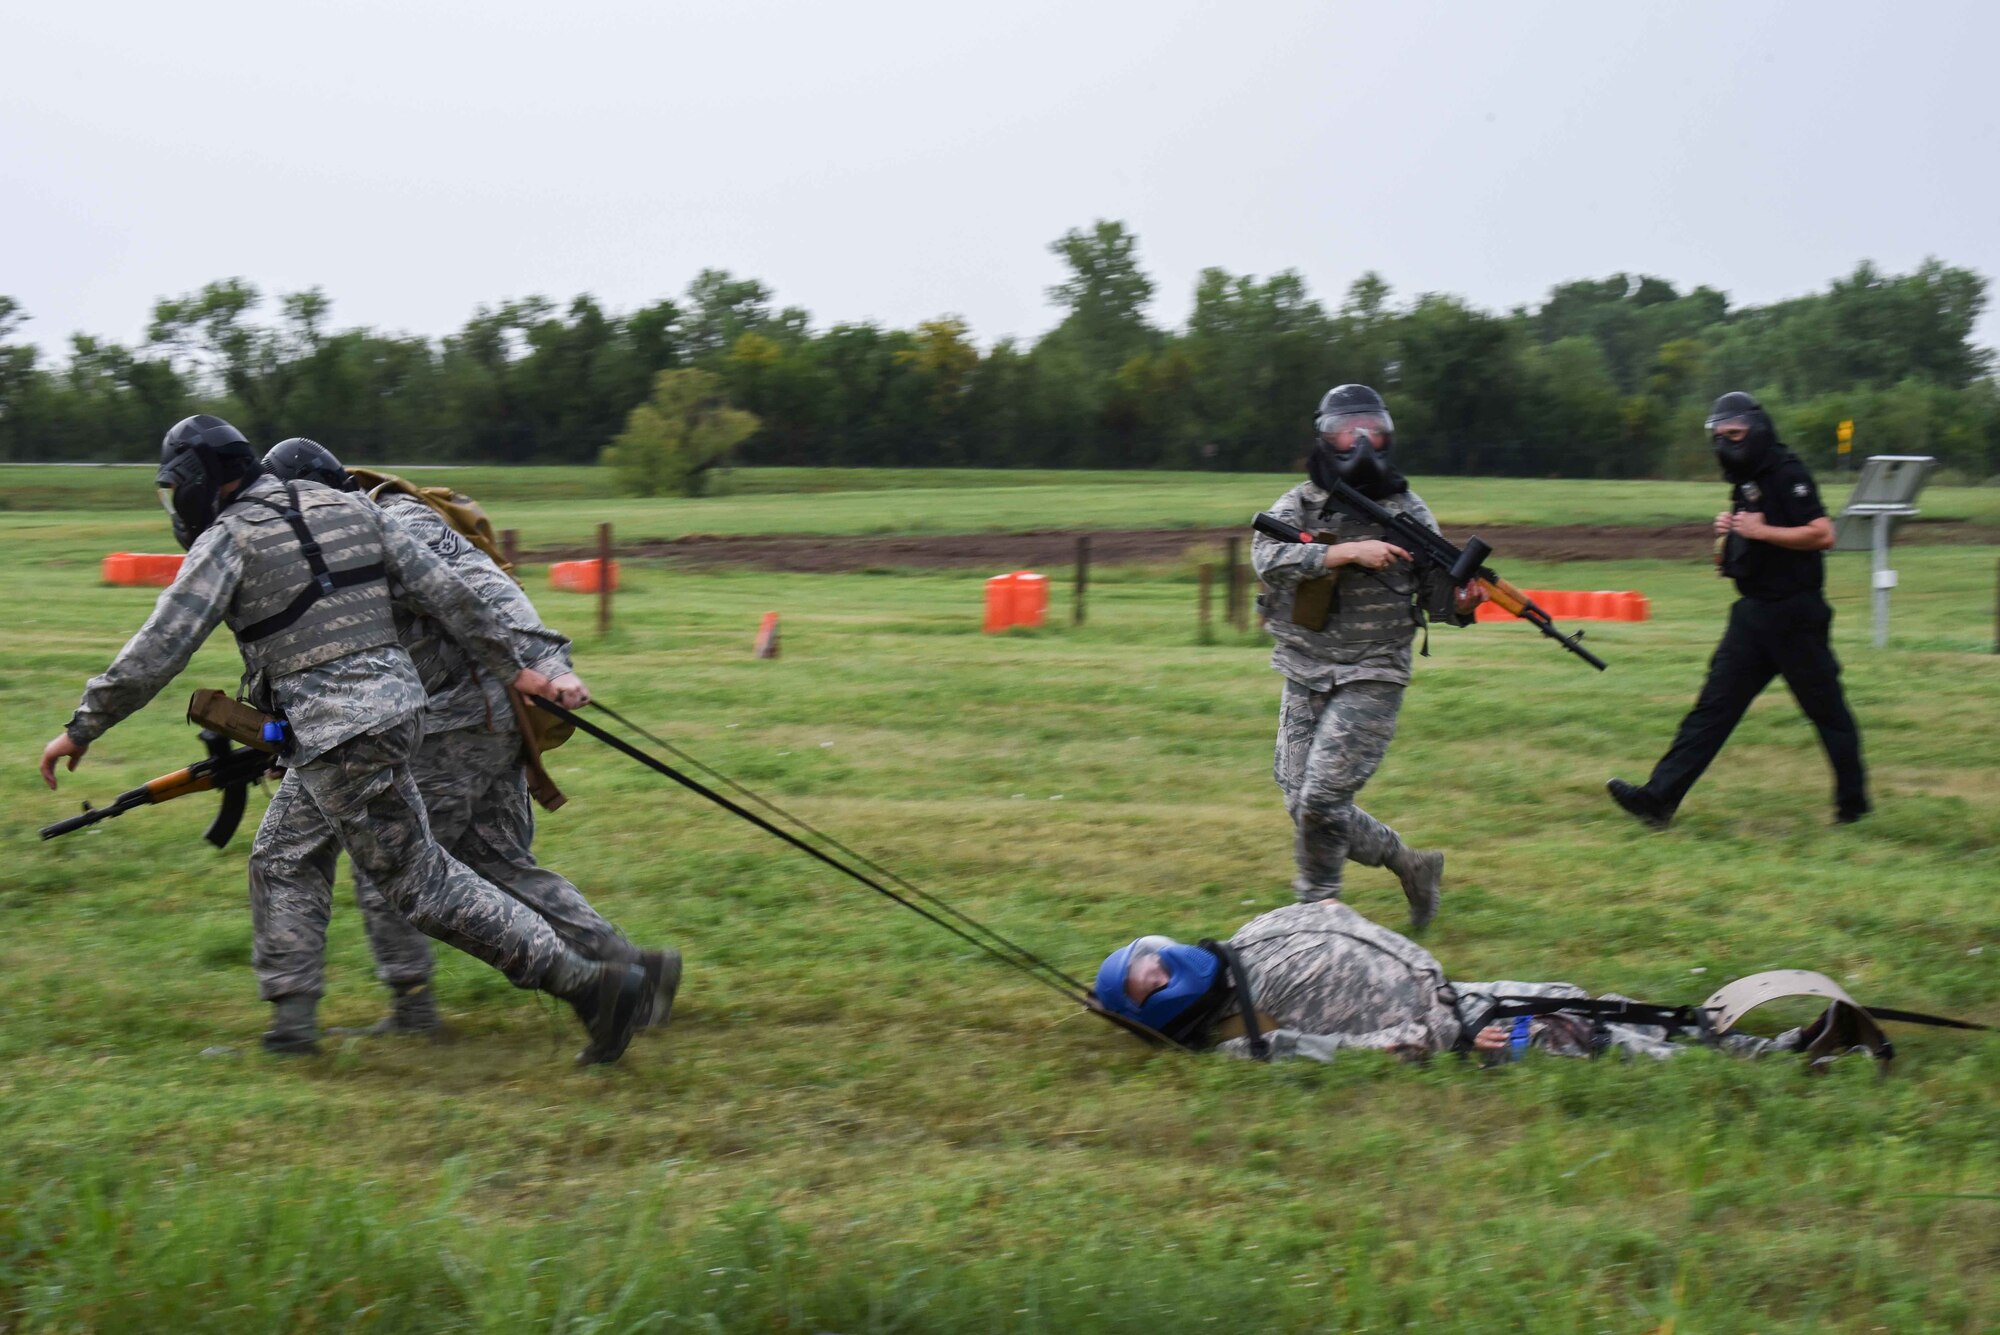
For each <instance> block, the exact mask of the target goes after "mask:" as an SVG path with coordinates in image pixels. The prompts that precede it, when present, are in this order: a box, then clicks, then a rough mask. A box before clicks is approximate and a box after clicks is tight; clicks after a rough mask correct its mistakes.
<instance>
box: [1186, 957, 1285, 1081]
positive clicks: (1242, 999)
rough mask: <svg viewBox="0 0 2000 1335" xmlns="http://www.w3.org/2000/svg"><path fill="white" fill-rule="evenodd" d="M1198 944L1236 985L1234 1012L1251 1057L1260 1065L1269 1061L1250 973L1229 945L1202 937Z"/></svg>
mask: <svg viewBox="0 0 2000 1335" xmlns="http://www.w3.org/2000/svg"><path fill="white" fill-rule="evenodd" d="M1197 944H1198V945H1200V946H1201V948H1202V949H1203V950H1206V951H1208V952H1209V953H1210V954H1212V955H1214V956H1215V957H1216V958H1218V959H1220V960H1221V961H1222V967H1223V969H1224V970H1225V971H1226V972H1227V973H1228V975H1229V981H1230V982H1231V983H1233V984H1234V985H1235V988H1236V1012H1237V1015H1238V1017H1239V1018H1241V1020H1242V1022H1243V1037H1244V1038H1245V1039H1247V1040H1249V1044H1250V1056H1251V1058H1252V1059H1253V1060H1255V1061H1260V1062H1267V1061H1269V1060H1271V1040H1270V1039H1268V1038H1265V1037H1264V1030H1263V1026H1262V1023H1261V1015H1260V1013H1259V1011H1258V1010H1257V994H1256V993H1255V992H1253V991H1252V990H1251V988H1250V971H1249V970H1247V969H1245V968H1244V967H1243V961H1242V960H1241V959H1239V958H1237V955H1236V951H1235V950H1234V949H1233V948H1232V947H1230V946H1229V945H1227V944H1225V943H1223V942H1221V941H1216V940H1212V939H1209V938H1203V939H1202V940H1201V941H1199V942H1197Z"/></svg>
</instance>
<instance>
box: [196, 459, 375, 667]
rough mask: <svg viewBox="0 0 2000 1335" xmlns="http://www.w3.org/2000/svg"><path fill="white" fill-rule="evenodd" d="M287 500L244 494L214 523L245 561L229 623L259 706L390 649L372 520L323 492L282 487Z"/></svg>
mask: <svg viewBox="0 0 2000 1335" xmlns="http://www.w3.org/2000/svg"><path fill="white" fill-rule="evenodd" d="M285 501H286V502H289V505H287V504H285V503H281V502H280V501H278V500H276V499H268V500H267V499H265V498H264V497H261V496H246V497H244V498H242V499H241V500H240V501H238V502H237V503H236V504H234V505H231V506H230V507H229V508H228V509H227V510H225V511H224V512H223V513H222V516H221V518H220V519H219V520H218V522H220V523H223V524H226V525H228V527H229V532H230V536H231V537H233V538H234V539H235V540H236V545H237V547H238V549H239V550H240V551H241V552H242V554H243V579H242V582H241V583H240V584H238V585H237V589H236V597H235V600H234V602H233V604H232V605H231V607H230V608H229V611H228V614H227V616H226V620H227V621H228V623H229V628H230V629H231V630H233V631H235V632H236V641H237V644H238V645H240V646H241V648H242V650H243V661H244V664H245V665H246V668H247V669H248V670H247V672H246V673H245V677H244V680H245V684H246V686H247V687H248V688H249V693H250V698H251V700H252V701H253V702H255V703H260V704H262V705H266V706H268V703H269V700H268V690H269V686H270V683H271V682H272V681H275V680H276V679H277V678H279V677H286V676H290V675H291V674H293V673H295V672H303V671H305V670H306V669H307V668H310V667H317V666H319V665H320V664H322V663H330V662H332V661H333V660H334V659H336V658H345V657H346V656H347V655H349V654H354V653H359V652H361V651H362V650H364V649H376V648H381V647H383V646H385V645H391V644H395V643H396V642H397V640H396V622H395V616H394V612H393V609H392V606H391V604H390V601H389V583H388V571H387V570H386V569H385V568H384V566H383V563H382V539H381V533H380V530H379V528H378V527H377V525H378V522H379V521H377V520H376V519H375V517H374V515H372V514H370V513H369V512H367V511H366V510H365V509H363V508H362V507H361V505H360V504H359V503H358V502H357V501H355V500H353V499H351V498H348V497H345V496H343V495H342V494H341V493H339V492H336V491H329V490H328V489H326V488H325V487H316V486H300V485H298V484H296V483H293V484H288V485H287V486H286V487H285Z"/></svg>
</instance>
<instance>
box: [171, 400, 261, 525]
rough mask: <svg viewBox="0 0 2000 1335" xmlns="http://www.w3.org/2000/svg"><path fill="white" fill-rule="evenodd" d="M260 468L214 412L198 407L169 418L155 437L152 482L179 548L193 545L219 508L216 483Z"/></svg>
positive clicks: (249, 474) (235, 479)
mask: <svg viewBox="0 0 2000 1335" xmlns="http://www.w3.org/2000/svg"><path fill="white" fill-rule="evenodd" d="M263 471H264V465H263V464H262V463H260V462H259V461H258V459H257V452H256V451H255V450H253V449H251V448H250V442H249V441H247V440H245V439H244V438H243V433H242V432H241V431H238V430H237V429H236V428H235V427H233V426H231V425H229V423H227V422H225V421H223V420H222V419H221V418H220V417H210V416H209V415H208V414H207V413H198V414H196V415H195V416H193V417H184V418H182V419H181V420H180V421H178V422H176V423H174V424H173V426H172V427H171V428H169V429H168V431H167V434H166V438H165V439H163V440H162V441H161V442H160V471H159V473H158V474H156V475H155V476H154V478H153V485H154V486H156V487H158V488H159V491H160V504H161V505H163V506H165V507H166V511H167V513H168V514H170V515H172V516H173V520H174V538H175V540H176V541H178V542H179V543H180V545H181V547H182V548H183V549H186V548H189V547H192V546H194V543H195V539H196V538H199V537H200V536H201V535H202V534H203V533H204V532H206V531H207V529H208V526H209V525H210V524H213V523H214V522H215V516H216V515H217V514H219V513H220V512H221V511H222V509H223V502H222V499H221V497H222V489H223V488H224V487H226V486H228V485H229V484H230V483H231V482H249V481H250V480H251V479H252V478H254V477H256V476H257V475H258V474H260V473H262V472H263Z"/></svg>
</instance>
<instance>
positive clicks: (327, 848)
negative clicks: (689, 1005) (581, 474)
mask: <svg viewBox="0 0 2000 1335" xmlns="http://www.w3.org/2000/svg"><path fill="white" fill-rule="evenodd" d="M264 467H265V468H266V469H268V470H269V471H270V472H271V474H272V475H273V476H275V477H276V478H278V479H279V480H280V481H283V482H308V483H318V484H319V485H321V486H326V487H331V488H333V489H334V490H336V491H347V492H353V491H356V490H358V486H357V483H356V482H355V480H354V479H353V478H352V477H350V476H349V474H348V471H347V469H346V468H345V467H344V466H343V465H342V464H341V462H340V460H339V459H338V458H336V457H335V456H334V454H333V452H332V451H331V450H328V449H327V448H326V447H325V446H323V445H320V444H319V443H318V442H316V441H311V440H307V439H305V438H303V437H294V438H292V439H290V440H285V441H280V442H279V443H278V444H276V445H274V446H272V447H271V449H270V450H269V451H268V452H266V453H265V455H264ZM371 499H373V500H374V501H376V503H378V504H379V505H380V507H381V510H382V513H383V514H384V515H386V516H387V517H388V518H389V520H390V521H391V522H392V523H393V524H395V525H398V526H400V527H401V528H403V529H404V530H406V531H407V532H408V533H409V534H410V535H411V536H413V537H415V538H416V539H417V540H418V541H420V542H422V543H423V544H424V545H425V546H426V547H428V548H430V550H431V551H433V552H435V553H436V554H437V555H438V557H439V558H440V559H441V560H443V561H444V563H445V564H446V565H447V566H449V567H450V568H451V571H452V573H453V574H455V575H457V576H458V577H459V578H460V579H461V580H463V581H464V582H465V584H466V585H467V587H469V588H470V589H471V590H472V591H473V593H474V594H475V595H476V596H477V597H478V599H479V601H480V602H482V603H484V604H485V605H486V606H487V607H488V608H489V609H491V610H492V611H493V613H494V614H495V615H496V616H497V617H498V618H499V619H500V622H501V624H502V625H503V626H504V627H505V628H506V631H507V634H508V636H509V638H510V639H511V640H512V641H513V644H514V648H515V651H516V653H518V654H519V656H520V657H521V659H522V661H523V662H526V663H528V664H530V665H531V666H532V667H533V668H534V669H535V670H536V671H538V672H540V673H542V674H543V675H544V676H547V677H549V678H550V679H551V680H552V683H553V684H554V686H555V688H556V690H557V691H558V692H560V693H562V700H563V703H564V704H566V705H570V707H572V708H575V707H580V706H581V705H582V704H584V703H586V702H587V701H588V700H589V698H590V693H589V690H588V688H587V687H585V685H584V684H583V682H582V680H581V679H579V678H578V677H577V675H576V672H575V670H574V668H573V666H572V665H571V661H570V652H569V648H570V643H569V640H568V639H567V638H565V637H564V636H563V635H561V634H560V633H558V632H556V631H554V630H551V629H549V627H547V626H546V625H544V624H543V623H542V620H541V617H540V616H539V615H538V614H537V613H536V611H535V608H534V604H532V603H531V602H529V601H528V597H527V595H526V594H524V593H523V592H522V591H521V586H520V585H518V584H517V583H515V582H514V580H513V579H512V578H511V577H509V576H508V575H507V574H506V573H505V572H503V571H502V570H501V569H500V567H499V566H497V565H495V564H494V563H493V561H492V560H491V559H490V558H489V557H488V556H487V555H486V554H485V553H484V552H482V551H481V550H480V549H479V548H478V547H477V546H475V545H474V544H473V543H472V542H470V541H468V540H467V539H466V538H465V537H464V536H462V535H461V534H460V533H458V532H457V531H456V530H455V529H453V528H452V526H451V525H450V524H449V523H447V522H446V521H445V519H444V517H443V516H441V515H440V514H439V513H438V511H437V510H436V509H434V508H433V507H432V506H431V505H429V504H428V503H426V502H425V501H424V500H422V499H421V498H420V497H419V496H416V495H413V494H410V493H409V492H407V491H399V490H395V489H393V488H389V487H384V488H382V489H380V490H377V491H375V492H374V493H373V495H372V497H371ZM391 593H392V595H393V596H394V597H395V603H396V606H395V616H396V632H397V638H398V639H399V641H400V642H401V644H402V646H403V647H404V648H405V649H406V650H408V651H409V654H410V658H411V660H412V661H413V662H414V663H415V664H416V668H417V674H418V676H419V677H421V678H422V680H423V683H424V689H425V692H426V697H427V698H426V701H425V706H424V736H423V742H422V744H421V745H420V746H419V747H418V748H417V752H416V755H415V756H413V757H412V758H411V761H410V775H411V777H412V778H413V779H415V780H416V784H417V791H418V792H420V793H422V794H423V798H424V806H425V809H426V811H427V813H428V815H429V817H430V827H431V837H432V838H434V839H436V840H437V842H438V844H439V846H440V847H442V848H443V849H444V850H445V851H446V852H448V853H450V854H451V855H452V856H453V857H454V858H457V859H458V860H459V861H461V862H463V863H465V865H466V866H468V867H470V868H471V869H472V870H473V871H475V872H477V873H478V874H479V875H480V876H482V877H484V878H485V879H486V880H488V881H491V882H492V883H493V884H494V885H495V886H497V887H498V888H499V889H500V890H502V891H504V892H505V893H507V894H508V895H511V896H512V897H513V898H515V899H517V900H519V901H520V902H521V903H523V904H525V905H527V906H528V908H530V909H532V910H533V911H534V912H535V913H536V914H537V915H539V916H540V917H542V918H543V919H545V920H546V921H547V922H548V924H549V925H550V926H551V927H553V928H554V929H555V931H556V934H557V935H558V936H560V937H562V939H563V940H565V941H567V942H569V943H570V944H571V945H572V946H575V947H576V948H577V949H579V950H581V951H583V952H584V953H586V954H590V955H595V956H597V957H598V958H601V959H607V960H620V961H632V960H637V959H638V958H639V951H638V948H637V947H635V946H633V945H632V943H631V942H629V941H627V940H626V939H625V937H624V936H623V935H621V934H620V933H619V931H618V929H617V928H615V927H613V926H612V925H611V924H610V923H609V922H607V921H606V920H605V919H604V918H603V916H602V915H600V914H599V913H598V912H597V910H596V909H594V908H592V907H591V905H590V901H589V900H587V899H586V898H584V895H583V892H582V891H580V890H578V889H577V888H576V886H574V885H573V884H571V883H570V882H569V881H568V880H567V879H565V878H564V877H562V876H560V875H558V874H557V873H556V872H554V871H551V870H549V869H548V868H547V867H544V866H542V865H541V864H540V863H538V862H536V860H535V855H534V852H533V848H532V844H533V841H534V835H535V814H534V807H533V806H532V805H531V798H530V796H529V791H528V780H527V775H526V773H525V770H524V767H523V764H522V745H523V742H522V737H521V733H520V731H519V728H518V726H517V724H516V721H515V718H514V711H513V709H512V707H511V705H510V702H509V700H508V697H507V691H506V685H505V683H503V682H502V681H500V680H499V679H498V678H495V677H492V676H489V675H487V674H485V673H482V672H480V671H479V670H478V668H477V666H476V663H475V660H474V659H473V657H472V654H471V652H470V650H469V647H468V646H464V645H461V644H460V643H459V641H458V640H457V639H455V638H454V637H453V636H452V634H451V632H450V631H449V630H448V629H447V628H446V627H445V626H444V625H443V624H442V623H441V622H439V621H438V620H437V619H436V618H434V617H431V616H427V615H425V614H424V612H423V610H422V609H421V608H419V607H416V606H413V605H412V604H411V603H410V600H409V599H407V598H406V597H404V596H403V595H402V591H401V590H400V589H395V588H392V589H391ZM279 803H282V804H285V807H286V810H285V815H284V817H283V819H282V821H281V823H280V825H279V826H278V827H277V829H276V830H275V832H274V833H273V835H272V837H270V838H269V839H265V840H260V841H259V844H258V847H257V848H256V850H255V851H254V852H253V853H252V854H251V858H250V907H251V914H252V919H253V921H254V922H255V924H256V940H255V948H254V956H253V958H254V962H255V965H256V969H257V982H258V987H259V988H260V989H261V990H262V992H263V994H264V996H265V998H266V999H267V1000H274V999H276V998H278V997H282V996H299V995H306V996H313V997H317V996H319V995H320V993H321V992H322V991H323V989H324V986H325V976H326V925H327V919H326V913H325V906H327V905H330V904H331V902H332V893H331V886H332V883H333V874H334V866H335V864H336V862H337V861H338V859H339V856H340V845H339V843H338V842H337V841H336V840H335V839H334V837H333V830H332V828H331V827H330V826H329V825H328V823H327V822H326V820H325V819H324V818H323V817H321V816H320V815H319V813H318V811H317V810H316V809H314V807H313V806H312V804H311V802H310V801H309V800H308V799H306V797H305V796H304V794H303V793H302V792H301V791H299V790H298V789H297V787H296V786H295V785H293V784H291V783H290V781H289V780H288V781H287V783H286V784H285V785H284V786H283V787H281V788H280V789H279V791H278V796H277V798H276V799H275V800H274V805H277V804H279ZM354 899H355V903H356V904H357V905H358V906H359V907H360V909H361V919H362V923H363V926H364V929H365V931H366V933H367V937H368V947H369V950H370V951H371V952H372V953H373V954H374V956H375V976H376V977H377V978H378V979H380V980H381V982H382V983H383V984H384V985H385V986H387V987H388V988H389V989H390V992H391V995H392V1003H391V1007H390V1011H389V1013H388V1015H386V1016H384V1017H383V1019H382V1020H381V1021H380V1022H379V1023H377V1024H376V1025H374V1026H372V1027H371V1028H370V1029H367V1030H364V1031H363V1032H365V1033H374V1034H381V1033H404V1034H411V1033H431V1032H434V1031H436V1030H437V1029H438V1028H439V1024H440V1022H439V1019H438V1011H437V1002H436V998H435V994H434V993H433V992H432V991H431V987H430V983H431V974H432V972H433V969H434V967H435V963H434V960H433V957H432V953H431V948H430V941H429V939H428V938H427V937H425V936H424V934H423V933H422V932H420V931H418V930H417V929H416V928H415V927H413V926H411V925H410V923H409V922H408V921H407V920H406V919H404V917H403V916H402V915H401V914H400V913H398V912H396V910H395V908H394V907H393V906H392V905H391V904H390V902H389V899H388V896H387V895H385V894H384V893H383V890H382V887H381V886H380V884H378V883H377V881H376V880H375V878H374V877H372V876H370V875H368V873H367V872H366V871H365V870H362V869H359V868H357V869H356V872H355V877H354ZM677 963H678V961H677V959H676V958H674V957H671V956H670V957H669V964H670V966H674V967H670V968H669V970H668V972H667V973H666V974H665V975H663V976H662V979H661V983H662V991H661V992H660V993H659V994H658V995H656V996H655V997H654V998H652V999H651V1000H650V1001H649V1003H648V1005H647V1007H646V1014H645V1016H644V1019H643V1020H642V1023H650V1024H664V1023H665V1022H666V1021H667V1019H668V1016H669V1013H670V1008H671V1005H672V999H673V991H672V989H673V986H674V985H675V983H677V982H678V978H679V970H678V967H677ZM309 1035H310V1031H309V1030H308V1031H304V1032H302V1033H301V1034H299V1035H298V1038H299V1039H300V1040H301V1041H309Z"/></svg>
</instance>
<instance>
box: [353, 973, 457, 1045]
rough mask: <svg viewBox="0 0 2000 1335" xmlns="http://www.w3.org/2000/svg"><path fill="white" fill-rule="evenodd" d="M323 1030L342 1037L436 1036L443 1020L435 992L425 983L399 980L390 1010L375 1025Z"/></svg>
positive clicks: (440, 1029)
mask: <svg viewBox="0 0 2000 1335" xmlns="http://www.w3.org/2000/svg"><path fill="white" fill-rule="evenodd" d="M326 1032H327V1033H329V1034H338V1035H341V1036H342V1037H344V1038H379V1037H381V1036H382V1035H384V1034H424V1035H427V1036H429V1037H431V1038H437V1037H440V1036H441V1035H442V1034H443V1033H444V1021H443V1020H442V1019H441V1018H439V1016H438V1008H437V994H436V993H434V992H432V991H431V985H430V984H429V983H428V982H424V983H398V984H397V985H396V993H395V997H394V999H393V1000H392V1001H391V1002H390V1005H389V1013H388V1014H387V1015H385V1016H383V1017H382V1018H381V1019H379V1020H377V1021H376V1022H375V1023H374V1024H370V1025H355V1026H349V1027H341V1028H334V1029H329V1030H327V1031H326Z"/></svg>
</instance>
